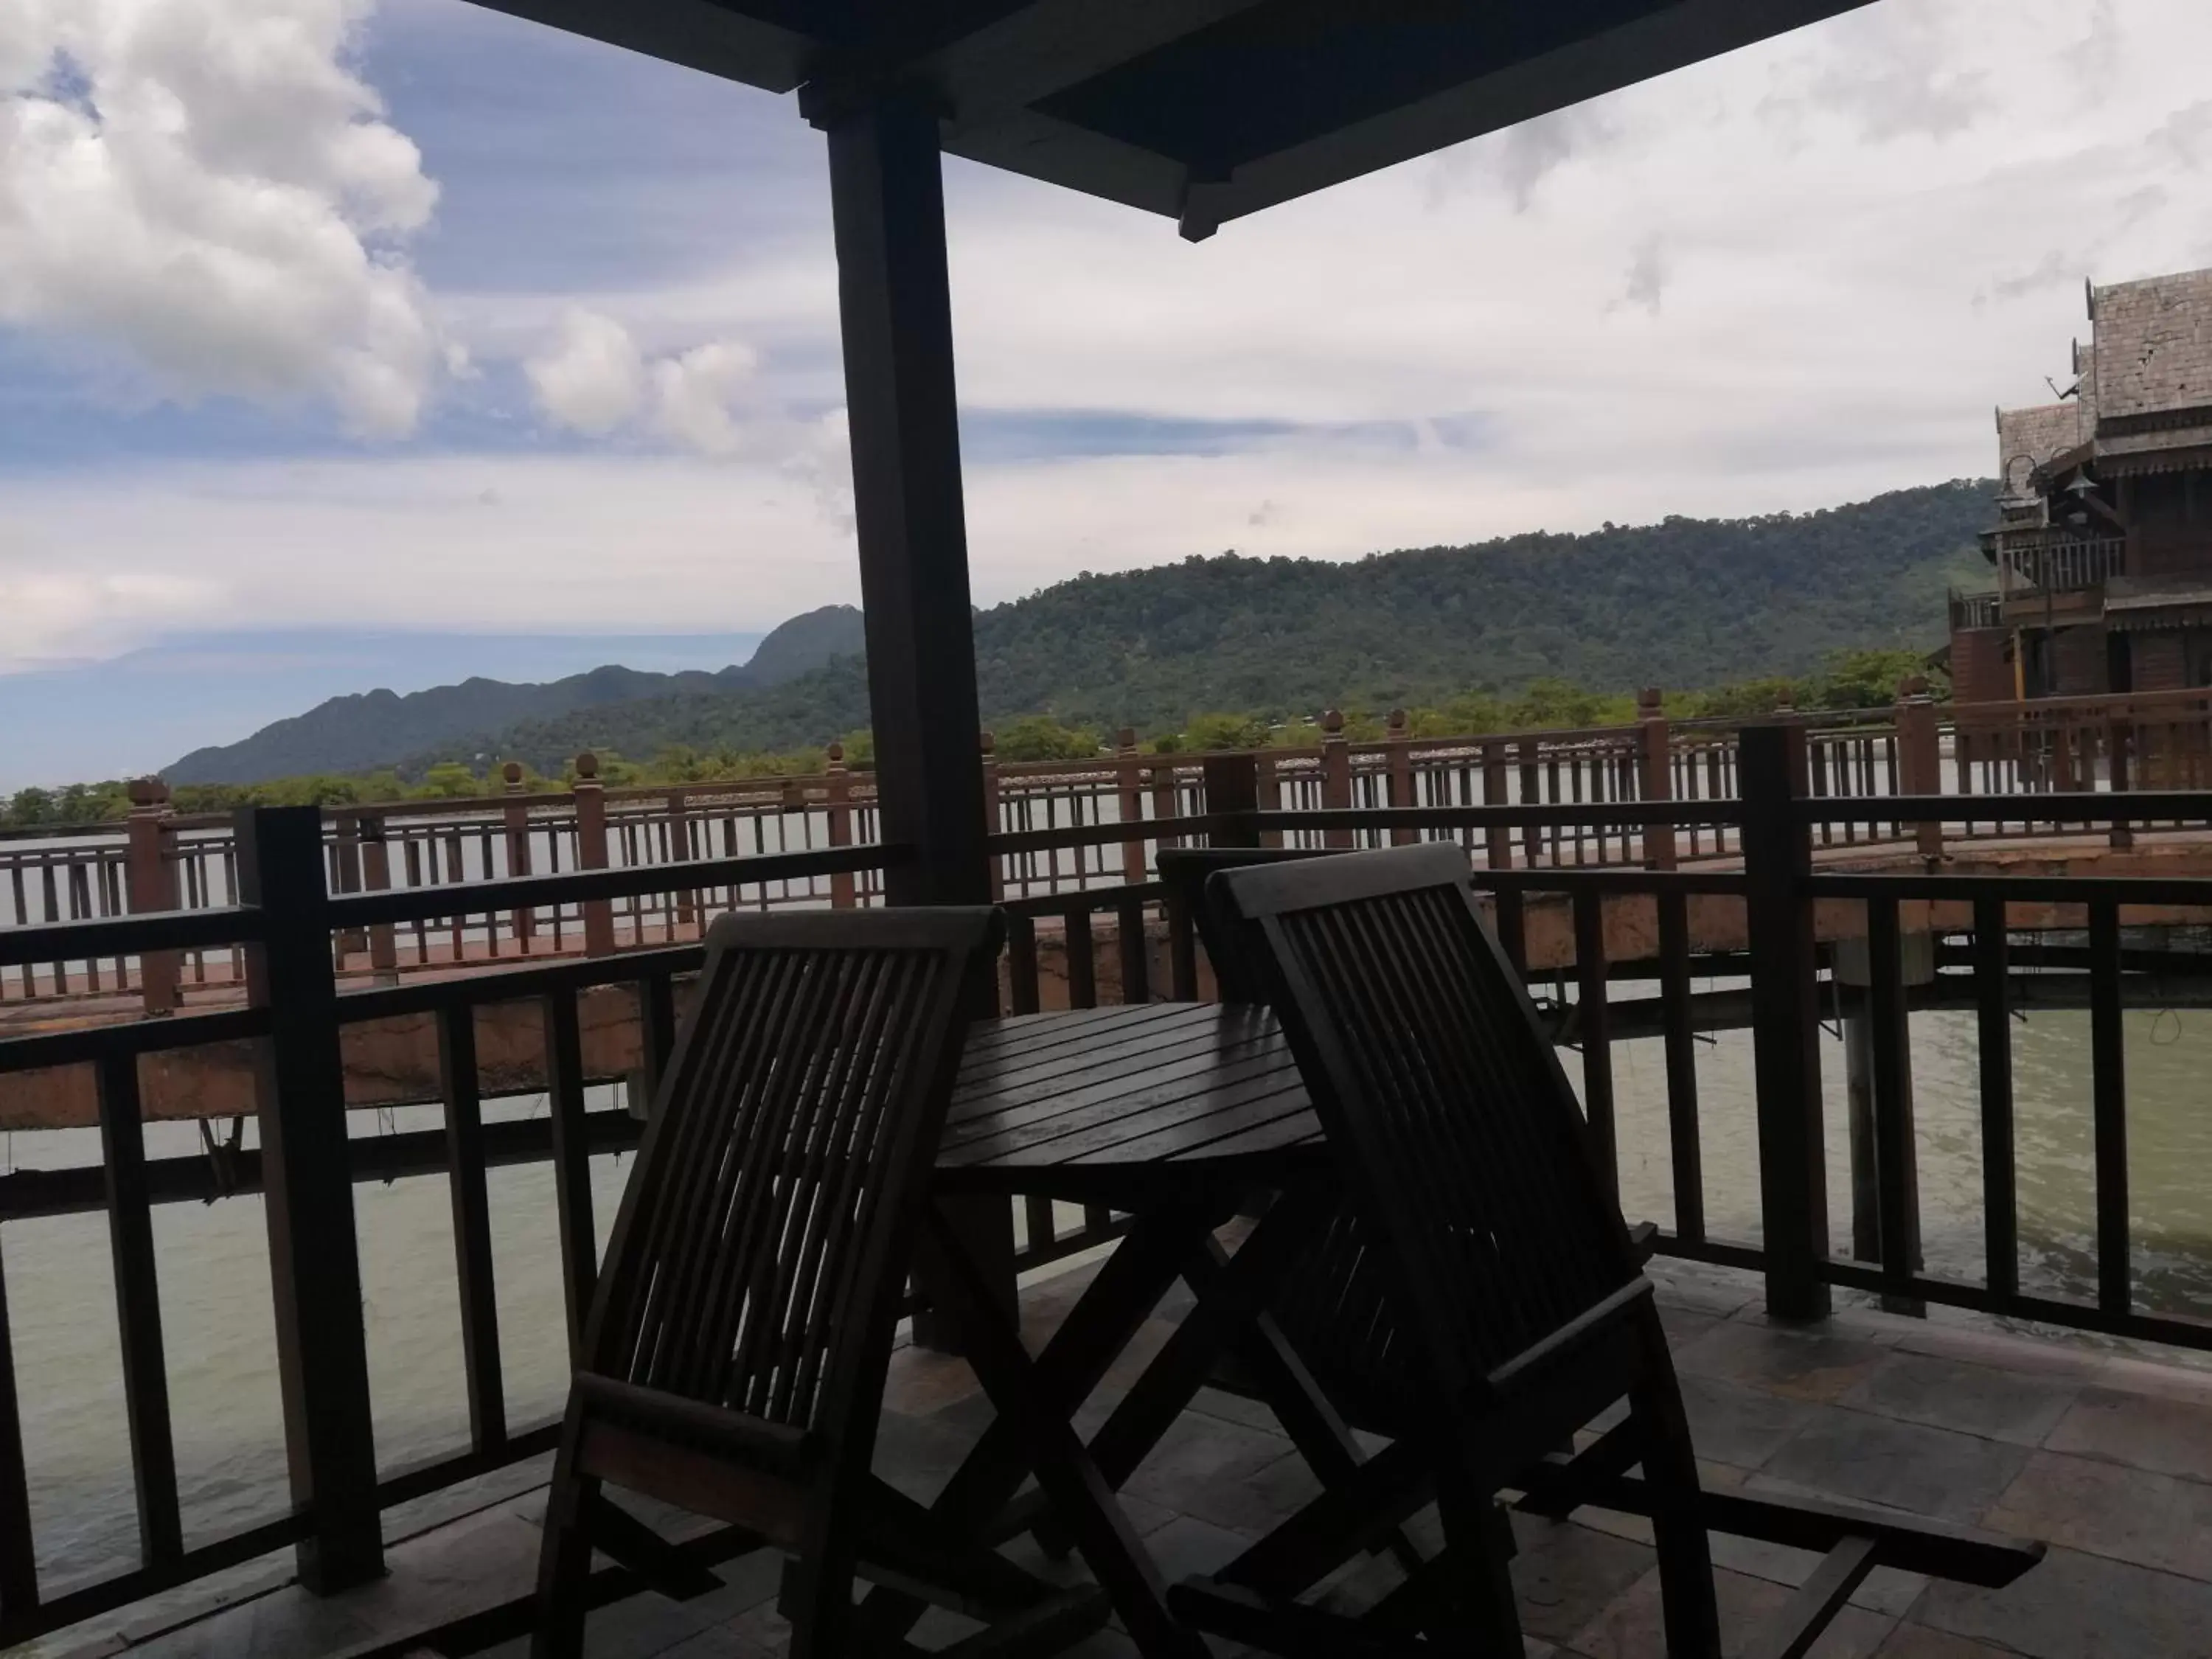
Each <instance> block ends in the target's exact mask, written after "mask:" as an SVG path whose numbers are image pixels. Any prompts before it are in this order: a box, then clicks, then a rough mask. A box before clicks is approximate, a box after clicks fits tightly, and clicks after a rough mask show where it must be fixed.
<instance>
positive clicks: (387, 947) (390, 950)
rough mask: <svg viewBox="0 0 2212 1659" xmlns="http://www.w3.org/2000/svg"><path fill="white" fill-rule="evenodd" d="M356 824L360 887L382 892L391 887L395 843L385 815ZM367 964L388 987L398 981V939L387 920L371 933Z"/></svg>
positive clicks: (370, 816) (367, 815) (376, 814)
mask: <svg viewBox="0 0 2212 1659" xmlns="http://www.w3.org/2000/svg"><path fill="white" fill-rule="evenodd" d="M356 823H358V824H359V826H360V831H359V833H360V836H361V884H362V887H363V888H364V889H366V890H368V891H369V892H372V893H381V892H386V891H387V890H390V888H391V886H392V843H391V842H389V841H387V840H386V838H385V828H384V814H383V813H381V812H363V813H362V815H361V816H360V817H359V818H357V819H356ZM368 965H369V968H370V969H371V970H372V971H374V974H375V975H376V977H377V978H378V979H379V980H380V981H382V982H383V983H385V984H386V985H397V984H398V982H399V936H398V933H397V932H396V931H395V930H394V929H393V927H392V924H391V923H390V922H388V921H380V922H377V923H376V924H375V925H374V926H373V927H370V928H369V930H368Z"/></svg>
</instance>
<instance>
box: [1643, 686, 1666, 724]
mask: <svg viewBox="0 0 2212 1659" xmlns="http://www.w3.org/2000/svg"><path fill="white" fill-rule="evenodd" d="M1664 701H1665V696H1664V694H1663V693H1662V692H1661V690H1659V688H1658V687H1657V686H1656V685H1647V686H1645V687H1644V689H1643V690H1640V691H1638V693H1637V694H1636V714H1637V717H1638V719H1639V720H1651V719H1653V718H1655V717H1656V715H1657V714H1658V713H1659V707H1660V704H1661V703H1662V702H1664Z"/></svg>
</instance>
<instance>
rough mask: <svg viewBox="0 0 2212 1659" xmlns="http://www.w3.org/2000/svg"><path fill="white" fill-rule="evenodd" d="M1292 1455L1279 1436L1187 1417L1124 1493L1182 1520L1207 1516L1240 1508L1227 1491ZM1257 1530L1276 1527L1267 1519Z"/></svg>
mask: <svg viewBox="0 0 2212 1659" xmlns="http://www.w3.org/2000/svg"><path fill="white" fill-rule="evenodd" d="M1290 1451H1291V1443H1290V1442H1289V1441H1287V1440H1285V1439H1284V1438H1283V1437H1281V1436H1280V1435H1276V1434H1268V1433H1267V1432H1265V1431H1262V1430H1259V1429H1250V1428H1246V1427H1244V1426H1243V1425H1242V1424H1237V1423H1229V1422H1225V1421H1223V1420H1222V1419H1219V1418H1218V1417H1200V1416H1198V1415H1196V1414H1194V1413H1185V1414H1184V1415H1183V1416H1182V1417H1181V1418H1179V1419H1176V1424H1175V1425H1174V1426H1173V1427H1172V1428H1170V1430H1169V1431H1167V1433H1166V1434H1165V1435H1164V1436H1163V1437H1161V1439H1160V1443H1159V1444H1158V1446H1156V1447H1154V1448H1153V1449H1152V1455H1150V1456H1149V1457H1147V1458H1146V1460H1145V1461H1144V1462H1143V1464H1142V1465H1141V1466H1139V1468H1138V1470H1137V1472H1136V1474H1133V1475H1132V1476H1131V1477H1130V1478H1129V1480H1128V1481H1127V1484H1126V1486H1125V1488H1124V1490H1126V1491H1127V1492H1129V1493H1130V1494H1131V1495H1132V1496H1134V1497H1137V1498H1145V1499H1146V1500H1147V1501H1149V1502H1151V1503H1154V1504H1164V1505H1165V1506H1166V1507H1167V1508H1169V1509H1171V1510H1176V1512H1178V1513H1179V1514H1185V1515H1197V1516H1209V1512H1210V1511H1212V1512H1218V1511H1223V1510H1227V1509H1228V1508H1230V1507H1231V1506H1232V1504H1235V1503H1236V1500H1235V1499H1234V1498H1232V1497H1231V1494H1230V1493H1229V1491H1228V1489H1229V1488H1231V1487H1232V1486H1237V1485H1238V1484H1240V1483H1242V1482H1243V1481H1247V1480H1250V1479H1252V1477H1253V1476H1255V1475H1256V1474H1259V1473H1260V1472H1261V1470H1263V1469H1265V1468H1267V1467H1268V1466H1269V1465H1270V1464H1273V1463H1276V1462H1280V1461H1281V1460H1282V1458H1283V1457H1284V1455H1285V1454H1286V1453H1288V1452H1290ZM1216 1524H1219V1525H1227V1524H1230V1522H1226V1521H1221V1522H1216ZM1237 1524H1240V1525H1241V1524H1243V1523H1242V1522H1237ZM1258 1524H1259V1525H1261V1526H1266V1525H1268V1524H1272V1521H1271V1519H1270V1517H1269V1516H1264V1515H1263V1516H1259V1517H1258Z"/></svg>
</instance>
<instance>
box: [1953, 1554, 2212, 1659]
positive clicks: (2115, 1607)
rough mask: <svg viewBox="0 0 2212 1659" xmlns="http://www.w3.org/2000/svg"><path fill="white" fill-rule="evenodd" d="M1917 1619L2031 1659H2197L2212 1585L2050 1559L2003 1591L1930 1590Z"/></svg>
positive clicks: (2131, 1568) (2075, 1559)
mask: <svg viewBox="0 0 2212 1659" xmlns="http://www.w3.org/2000/svg"><path fill="white" fill-rule="evenodd" d="M1912 1616H1913V1619H1914V1620H1915V1621H1916V1622H1917V1623H1920V1624H1924V1625H1929V1626H1934V1627H1935V1628H1936V1629H1938V1630H1942V1631H1948V1632H1951V1633H1952V1634H1954V1635H1957V1636H1966V1637H1971V1638H1974V1639H1976V1640H1978V1641H1983V1642H1988V1643H1990V1644H1994V1645H1995V1646H1997V1647H1999V1648H2002V1649H2004V1650H2008V1651H2010V1652H2013V1653H2019V1654H2026V1655H2027V1656H2029V1659H2199V1656H2202V1655H2203V1654H2204V1653H2205V1652H2206V1651H2207V1650H2208V1636H2207V1633H2208V1632H2212V1584H2205V1583H2200V1582H2198V1581H2197V1580H2196V1579H2193V1578H2183V1577H2178V1576H2177V1575H2175V1574H2172V1573H2165V1572H2157V1571H2153V1570H2152V1569H2150V1568H2148V1567H2138V1566H2135V1565H2130V1564H2129V1563H2127V1562H2124V1561H2108V1560H2106V1559H2102V1558H2100V1557H2098V1556H2093V1555H2083V1554H2081V1553H2078V1552H2075V1551H2073V1550H2053V1551H2051V1553H2050V1555H2048V1556H2047V1557H2045V1559H2044V1560H2043V1561H2042V1563H2041V1564H2040V1565H2038V1566H2036V1567H2034V1568H2033V1569H2032V1570H2031V1571H2028V1572H2027V1573H2026V1574H2024V1575H2023V1576H2022V1577H2020V1578H2019V1579H2018V1580H2016V1581H2015V1583H2011V1584H2008V1585H2007V1586H2006V1587H2005V1588H2004V1589H1999V1590H1987V1589H1973V1588H1972V1587H1970V1586H1967V1585H1964V1584H1945V1583H1937V1584H1931V1585H1929V1589H1928V1594H1927V1595H1925V1596H1923V1597H1922V1598H1921V1601H1920V1605H1919V1606H1918V1607H1915V1608H1914V1609H1913V1614H1912Z"/></svg>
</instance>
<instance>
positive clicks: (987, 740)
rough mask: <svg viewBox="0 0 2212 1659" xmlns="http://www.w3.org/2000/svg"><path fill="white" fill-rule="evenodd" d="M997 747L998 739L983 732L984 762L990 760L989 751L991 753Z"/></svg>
mask: <svg viewBox="0 0 2212 1659" xmlns="http://www.w3.org/2000/svg"><path fill="white" fill-rule="evenodd" d="M998 746H999V740H998V738H995V737H994V736H992V735H991V733H990V732H984V733H983V758H984V759H985V760H988V759H990V758H991V751H992V750H994V749H996V748H997V747H998Z"/></svg>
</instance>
